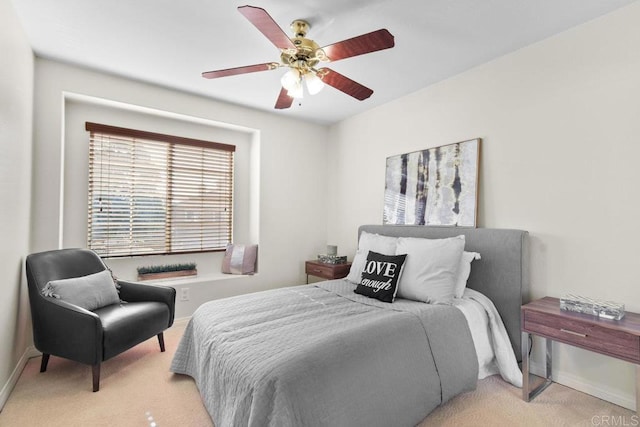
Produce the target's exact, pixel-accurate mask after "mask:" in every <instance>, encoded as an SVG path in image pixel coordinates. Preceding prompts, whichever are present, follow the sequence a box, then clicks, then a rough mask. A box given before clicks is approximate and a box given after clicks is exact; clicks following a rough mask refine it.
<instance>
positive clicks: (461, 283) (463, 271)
mask: <svg viewBox="0 0 640 427" xmlns="http://www.w3.org/2000/svg"><path fill="white" fill-rule="evenodd" d="M474 259H480V254H479V253H478V252H467V251H464V252H463V253H462V256H461V257H460V266H459V267H458V276H457V277H456V285H455V288H454V291H453V293H454V298H462V295H463V294H464V290H465V289H466V287H467V280H469V275H470V274H471V261H473V260H474Z"/></svg>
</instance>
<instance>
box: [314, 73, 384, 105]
mask: <svg viewBox="0 0 640 427" xmlns="http://www.w3.org/2000/svg"><path fill="white" fill-rule="evenodd" d="M317 75H318V77H320V79H322V81H323V82H324V83H326V84H328V85H329V86H333V87H334V88H336V89H338V90H339V91H342V92H344V93H346V94H347V95H350V96H353V97H354V98H356V99H358V100H360V101H364V100H365V99H367V98H368V97H370V96H371V95H372V94H373V91H372V90H371V89H369V88H368V87H366V86H363V85H361V84H360V83H358V82H355V81H353V80H351V79H350V78H348V77H345V76H343V75H342V74H340V73H338V72H336V71H333V70H331V69H329V68H321V69H319V70H318V73H317Z"/></svg>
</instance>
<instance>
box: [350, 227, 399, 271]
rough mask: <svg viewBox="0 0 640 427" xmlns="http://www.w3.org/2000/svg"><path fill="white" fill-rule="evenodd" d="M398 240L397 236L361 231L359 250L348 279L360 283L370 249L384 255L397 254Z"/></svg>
mask: <svg viewBox="0 0 640 427" xmlns="http://www.w3.org/2000/svg"><path fill="white" fill-rule="evenodd" d="M397 241H398V238H397V237H390V236H382V235H380V234H373V233H367V232H366V231H363V232H362V233H360V240H359V241H358V250H357V251H356V255H355V256H354V257H353V261H352V262H351V269H350V270H349V274H348V275H347V277H346V279H347V280H348V281H349V282H351V283H355V284H358V283H360V279H362V269H363V268H364V264H365V262H366V261H367V255H368V254H369V251H372V252H377V253H379V254H382V255H396V243H397Z"/></svg>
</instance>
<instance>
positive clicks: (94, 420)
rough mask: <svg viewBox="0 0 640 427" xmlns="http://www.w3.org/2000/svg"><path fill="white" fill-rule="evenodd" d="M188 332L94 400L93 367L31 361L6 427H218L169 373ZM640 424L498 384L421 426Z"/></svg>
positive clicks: (191, 386)
mask: <svg viewBox="0 0 640 427" xmlns="http://www.w3.org/2000/svg"><path fill="white" fill-rule="evenodd" d="M183 330H184V323H183V324H181V325H176V326H174V327H172V328H171V329H170V330H168V331H167V332H166V333H165V342H166V347H167V351H166V352H165V353H160V350H159V348H158V342H157V340H156V339H155V338H154V339H151V340H149V341H146V342H144V343H143V344H141V345H139V346H137V347H135V348H133V349H131V350H129V351H127V352H126V353H123V354H121V355H119V356H117V357H115V358H113V359H111V360H109V361H107V362H105V363H104V364H103V365H102V379H101V383H100V391H99V392H97V393H93V392H91V368H90V367H89V366H84V365H81V364H77V363H74V362H70V361H68V360H64V359H60V358H57V357H51V360H50V361H49V367H48V368H47V372H46V373H40V372H39V369H40V358H39V357H38V358H35V359H31V360H29V362H28V364H27V366H26V367H25V369H24V371H23V373H22V375H21V377H20V379H19V381H18V384H17V385H16V387H15V389H14V390H13V392H12V393H11V396H10V397H9V400H8V401H7V404H6V405H5V407H4V409H3V410H2V412H1V413H0V426H91V427H98V426H149V425H150V424H151V421H153V422H155V423H156V425H157V426H158V427H170V426H171V427H173V426H197V427H207V426H212V425H213V424H212V422H211V419H210V418H209V415H208V414H207V412H206V410H205V408H204V406H203V405H202V403H201V400H200V395H199V394H198V390H197V388H196V386H195V383H194V382H193V380H192V379H191V378H189V377H185V376H179V375H174V374H171V373H170V372H169V365H170V363H171V358H172V356H173V352H174V350H175V348H176V346H177V344H178V341H179V339H180V337H181V335H182V331H183ZM603 416H609V417H616V418H610V419H611V420H616V421H617V424H611V423H609V424H604V423H603V422H602V421H603V420H604V418H603ZM149 417H151V421H150V420H149V419H148V418H149ZM634 420H635V424H633V422H634ZM637 420H638V419H637V418H635V415H634V414H633V412H631V411H629V410H626V409H624V408H621V407H619V406H616V405H612V404H610V403H607V402H604V401H602V400H599V399H596V398H594V397H591V396H589V395H586V394H583V393H580V392H577V391H575V390H572V389H570V388H567V387H564V386H561V385H557V384H553V385H552V386H551V387H549V388H548V389H547V390H545V391H544V393H543V394H541V395H540V396H538V397H537V398H536V399H535V400H534V401H533V402H531V403H525V402H523V401H522V400H521V391H520V389H518V388H515V387H513V386H511V385H509V384H507V383H505V382H504V381H502V380H501V379H500V378H499V377H497V376H494V377H489V378H487V379H484V380H481V381H479V383H478V388H477V390H476V391H474V392H471V393H465V394H463V395H460V396H458V397H456V398H455V399H453V400H451V401H450V402H448V403H447V404H446V405H444V406H443V407H440V408H437V409H436V410H435V411H434V412H432V413H431V415H429V416H428V417H427V418H426V419H425V420H424V421H423V422H422V423H421V424H420V426H421V427H426V426H478V425H481V426H518V425H526V426H551V425H556V426H579V425H582V426H594V425H637ZM625 422H626V423H625Z"/></svg>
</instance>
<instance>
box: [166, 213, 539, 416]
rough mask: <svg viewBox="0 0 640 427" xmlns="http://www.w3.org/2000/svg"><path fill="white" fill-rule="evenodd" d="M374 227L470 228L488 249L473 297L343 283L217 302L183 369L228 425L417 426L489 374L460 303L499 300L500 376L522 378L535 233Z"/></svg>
mask: <svg viewBox="0 0 640 427" xmlns="http://www.w3.org/2000/svg"><path fill="white" fill-rule="evenodd" d="M363 232H364V233H369V234H376V235H383V236H392V237H411V238H427V239H445V238H450V237H454V236H458V235H464V236H465V250H469V251H476V252H479V253H480V254H481V255H482V258H481V259H480V260H478V261H474V263H473V267H472V269H471V274H470V276H469V279H468V281H467V288H468V289H467V290H466V291H465V298H464V299H465V300H467V302H464V303H462V301H459V302H458V304H451V305H442V304H425V303H423V302H417V301H410V300H407V299H403V298H398V299H396V300H395V301H394V302H393V303H392V304H389V303H385V302H381V301H378V300H376V299H373V298H368V297H366V296H363V295H359V294H356V293H354V287H355V285H354V284H353V283H350V282H348V281H346V280H334V281H326V282H320V283H316V284H312V285H306V286H293V287H286V288H278V289H273V290H269V291H264V292H258V293H254V294H248V295H240V296H237V297H232V298H226V299H223V300H216V301H211V302H208V303H205V304H203V305H202V306H201V307H200V308H199V309H198V310H197V311H196V312H195V313H194V315H193V316H192V319H191V320H190V322H189V324H188V325H187V327H186V329H185V333H184V336H183V338H182V340H181V342H180V345H179V347H178V349H177V351H176V354H175V355H174V359H173V362H172V365H171V371H172V372H174V373H177V374H184V375H189V376H191V377H193V378H194V379H195V382H196V385H197V386H198V389H199V391H200V394H201V396H202V399H203V402H204V404H205V407H206V408H207V410H208V412H209V414H210V415H211V418H212V420H213V421H214V423H215V425H216V426H217V427H224V426H299V425H305V426H343V425H349V426H360V425H362V426H388V425H398V426H403V425H406V426H412V425H416V424H418V423H419V422H420V421H421V420H422V419H423V418H424V417H425V416H426V415H427V414H428V413H429V412H431V411H432V410H433V409H434V408H435V407H437V406H438V405H441V404H443V403H445V402H447V401H448V400H449V399H451V398H452V397H454V396H456V395H457V394H460V393H463V392H466V391H470V390H473V389H475V387H476V383H477V379H478V377H481V376H482V375H483V371H486V369H485V368H484V367H483V366H481V361H480V360H479V359H480V357H479V356H478V355H479V354H480V351H476V346H478V337H477V336H476V334H477V331H476V332H474V331H472V329H473V328H471V329H470V327H469V324H470V323H472V321H471V320H470V318H469V312H472V311H474V310H473V309H472V310H469V309H468V307H467V309H466V310H465V309H464V308H463V307H459V306H458V307H457V306H456V305H460V304H462V305H465V304H466V305H467V306H469V305H470V304H474V303H472V302H471V301H472V300H477V301H476V302H475V303H478V304H482V303H485V304H488V305H489V306H490V307H488V308H487V311H486V317H487V319H488V320H489V321H492V322H493V324H492V325H489V326H486V327H485V328H484V329H485V330H487V331H488V333H489V334H491V333H494V335H493V336H492V337H489V338H487V337H485V341H486V342H494V341H496V340H497V341H503V342H504V345H503V346H502V348H498V349H496V352H495V354H494V356H495V360H497V365H504V366H498V367H499V371H500V372H499V373H500V374H501V375H503V378H505V379H507V380H508V381H511V382H512V383H514V385H518V384H517V383H516V381H517V378H518V372H519V371H517V369H518V368H517V363H516V358H517V356H518V355H520V354H521V351H520V340H519V336H520V306H521V304H522V303H523V301H527V299H528V257H527V242H526V241H527V233H526V232H525V231H519V230H500V229H466V228H462V229H461V228H437V227H419V226H381V225H365V226H361V227H360V228H359V234H361V233H363ZM485 300H486V301H485ZM487 301H488V303H487ZM491 309H493V312H491ZM465 311H466V312H465ZM500 319H501V320H502V321H500ZM505 346H506V347H507V349H506V350H505ZM499 359H501V360H502V362H501V361H500V360H499ZM507 365H508V366H507ZM514 365H515V368H514ZM505 366H507V367H505ZM505 370H506V371H505ZM509 370H511V371H510V372H509ZM503 371H505V372H503ZM489 373H491V372H485V373H484V374H485V375H486V374H489ZM520 379H521V377H520Z"/></svg>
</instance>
